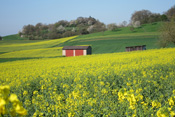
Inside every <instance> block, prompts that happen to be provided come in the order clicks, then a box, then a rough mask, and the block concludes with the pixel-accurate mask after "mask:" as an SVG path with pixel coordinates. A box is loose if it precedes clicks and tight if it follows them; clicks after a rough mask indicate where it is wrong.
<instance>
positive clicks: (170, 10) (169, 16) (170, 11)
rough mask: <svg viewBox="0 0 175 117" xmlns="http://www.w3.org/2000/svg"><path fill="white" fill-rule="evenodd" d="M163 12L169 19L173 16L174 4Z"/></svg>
mask: <svg viewBox="0 0 175 117" xmlns="http://www.w3.org/2000/svg"><path fill="white" fill-rule="evenodd" d="M165 14H166V15H167V17H168V19H169V20H171V19H172V18H173V17H174V16H175V6H173V7H171V8H170V9H169V10H168V11H167V12H166V13H165Z"/></svg>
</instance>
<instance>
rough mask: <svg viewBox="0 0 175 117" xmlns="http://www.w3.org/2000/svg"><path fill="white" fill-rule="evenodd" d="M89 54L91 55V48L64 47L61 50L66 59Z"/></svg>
mask: <svg viewBox="0 0 175 117" xmlns="http://www.w3.org/2000/svg"><path fill="white" fill-rule="evenodd" d="M90 54H92V48H91V46H64V47H63V49H62V55H63V56H66V57H69V56H82V55H90Z"/></svg>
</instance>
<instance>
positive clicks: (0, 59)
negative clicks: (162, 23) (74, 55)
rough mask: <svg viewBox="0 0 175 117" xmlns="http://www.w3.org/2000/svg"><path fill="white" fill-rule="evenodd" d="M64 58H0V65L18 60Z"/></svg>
mask: <svg viewBox="0 0 175 117" xmlns="http://www.w3.org/2000/svg"><path fill="white" fill-rule="evenodd" d="M60 57H64V56H54V57H27V58H0V63H3V62H12V61H20V60H30V59H43V58H60Z"/></svg>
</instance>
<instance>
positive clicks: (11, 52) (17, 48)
mask: <svg viewBox="0 0 175 117" xmlns="http://www.w3.org/2000/svg"><path fill="white" fill-rule="evenodd" d="M160 26H161V22H157V23H152V24H145V25H142V26H141V27H139V28H135V29H134V30H133V31H131V30H130V27H124V28H119V29H117V30H115V31H105V32H99V33H93V34H88V35H80V36H74V37H70V38H62V39H54V40H28V39H27V38H21V37H19V36H18V35H10V36H6V37H3V41H0V61H2V62H3V61H9V60H20V59H22V60H23V59H26V58H27V59H30V58H32V59H33V58H35V57H36V58H43V57H60V56H61V54H62V53H61V48H62V47H63V46H72V45H91V46H92V53H93V54H102V53H116V52H124V51H125V47H126V46H135V45H146V48H147V49H156V48H160V47H159V45H158V44H157V40H158V37H159V32H158V29H159V28H160ZM169 47H174V45H170V46H169Z"/></svg>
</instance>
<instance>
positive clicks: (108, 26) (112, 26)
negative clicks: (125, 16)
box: [107, 23, 117, 31]
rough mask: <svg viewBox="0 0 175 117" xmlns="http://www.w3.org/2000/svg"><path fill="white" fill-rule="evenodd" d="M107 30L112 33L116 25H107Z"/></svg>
mask: <svg viewBox="0 0 175 117" xmlns="http://www.w3.org/2000/svg"><path fill="white" fill-rule="evenodd" d="M107 29H108V30H110V31H114V30H116V29H117V25H116V24H115V23H111V24H108V25H107Z"/></svg>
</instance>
